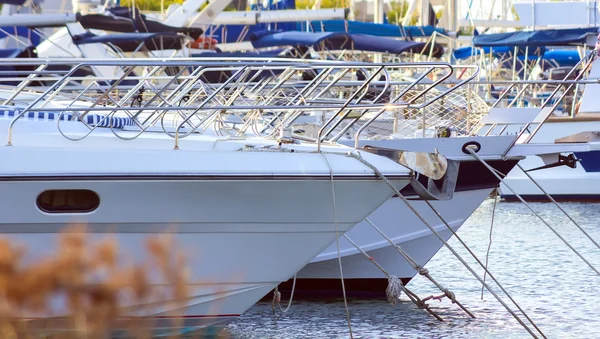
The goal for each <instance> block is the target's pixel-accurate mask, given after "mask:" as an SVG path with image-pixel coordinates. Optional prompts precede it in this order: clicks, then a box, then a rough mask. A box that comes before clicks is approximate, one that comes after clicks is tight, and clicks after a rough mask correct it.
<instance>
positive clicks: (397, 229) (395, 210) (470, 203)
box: [297, 189, 492, 293]
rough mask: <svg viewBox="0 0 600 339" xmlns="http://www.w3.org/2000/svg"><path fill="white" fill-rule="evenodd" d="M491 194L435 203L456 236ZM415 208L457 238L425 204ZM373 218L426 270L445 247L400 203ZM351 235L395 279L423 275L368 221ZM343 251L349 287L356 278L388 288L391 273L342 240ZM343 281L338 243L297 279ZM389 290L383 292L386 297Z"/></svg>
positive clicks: (444, 233) (460, 194) (394, 202)
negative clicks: (380, 282)
mask: <svg viewBox="0 0 600 339" xmlns="http://www.w3.org/2000/svg"><path fill="white" fill-rule="evenodd" d="M491 191H492V189H480V190H472V191H464V192H456V193H455V196H454V198H453V199H450V200H446V201H432V202H431V204H432V205H433V206H434V207H435V209H436V210H437V211H438V212H439V213H440V214H441V215H442V217H443V218H444V219H445V220H446V221H447V222H448V224H449V225H450V226H451V227H452V228H453V229H454V230H455V231H456V230H458V229H459V228H460V226H462V224H463V223H464V222H465V220H467V219H468V218H469V217H470V216H471V214H472V213H473V212H474V211H475V210H476V209H477V207H479V205H480V204H481V203H482V201H483V200H484V199H485V198H486V197H487V196H488V195H489V194H490V192H491ZM411 204H412V206H413V207H415V208H416V209H417V210H418V211H419V213H420V214H421V215H422V216H423V217H424V218H425V219H426V220H427V222H428V223H429V224H430V225H431V226H433V227H434V229H435V230H436V231H437V232H438V233H439V234H440V235H441V236H442V237H443V238H444V239H445V240H448V239H449V238H450V237H451V236H452V233H451V232H450V231H449V230H448V228H447V227H446V226H445V225H444V224H443V223H442V222H441V220H440V219H439V218H438V217H437V216H436V215H435V214H434V212H433V211H432V210H431V208H429V207H428V206H427V205H426V203H425V202H424V201H411ZM368 218H369V220H370V221H371V222H373V223H374V224H375V225H376V226H377V227H378V228H379V229H381V230H382V231H383V232H384V233H385V234H386V235H387V236H388V237H389V238H390V239H391V240H392V241H393V242H394V243H395V244H396V245H398V246H400V247H401V248H402V249H403V250H404V251H406V252H407V253H408V254H409V255H410V256H411V257H412V258H413V259H415V261H416V262H417V263H418V264H420V265H422V266H424V265H425V264H426V263H427V262H428V261H429V260H430V259H431V258H432V257H433V256H434V255H435V254H436V253H437V252H438V251H439V250H440V248H441V247H442V246H443V244H442V242H441V241H440V240H439V239H438V238H437V237H436V236H435V235H434V234H433V233H432V232H431V231H430V229H429V228H427V226H426V225H425V224H423V222H422V221H421V220H419V219H418V218H417V216H416V215H415V214H414V213H413V212H412V211H410V209H409V208H408V207H407V206H406V205H405V204H404V203H403V202H402V200H400V199H399V198H392V199H390V200H388V201H386V202H385V204H383V205H382V206H381V207H380V208H378V209H377V210H376V211H375V212H373V213H372V214H371V215H370V216H369V217H368ZM346 235H347V236H348V237H349V238H350V239H351V240H352V241H354V242H355V243H357V244H361V248H362V249H363V250H365V251H366V252H367V253H368V254H369V256H371V257H372V258H373V259H374V260H375V261H376V262H377V263H378V264H380V265H381V266H382V267H383V268H384V269H385V270H386V271H387V272H388V273H389V274H391V275H395V276H397V277H399V278H401V279H403V280H404V281H405V282H406V281H408V280H410V279H411V278H412V277H414V276H415V274H417V272H416V271H415V269H414V268H413V267H412V266H411V265H410V264H409V263H408V262H406V261H405V260H404V259H403V258H402V256H400V254H399V253H398V251H397V250H396V248H394V247H393V246H391V245H390V243H389V242H388V241H387V240H386V239H385V238H383V237H382V236H381V235H380V234H379V233H378V232H377V231H376V230H375V229H374V228H373V227H372V226H371V225H370V224H369V223H368V222H367V221H362V222H361V223H359V224H358V225H357V226H356V227H354V228H353V229H352V230H350V231H349V232H348V233H346ZM340 249H341V255H342V268H343V271H344V272H343V273H344V278H345V279H348V280H347V281H346V284H347V285H348V284H352V283H353V282H352V279H372V280H385V283H386V284H387V278H386V276H385V274H383V273H382V272H381V270H379V269H378V268H377V267H376V266H375V265H373V263H372V262H371V261H370V260H369V259H368V258H366V257H365V256H364V254H362V253H360V252H358V250H356V248H355V247H354V246H353V245H352V244H350V243H349V242H348V241H347V240H346V239H345V238H344V237H342V238H340ZM339 277H340V272H339V264H338V259H337V249H336V246H335V244H333V245H331V246H329V247H328V248H327V249H326V250H325V251H323V252H322V253H321V254H320V255H318V256H317V257H316V258H315V259H314V260H313V261H312V262H311V263H310V264H308V265H307V266H306V267H304V268H303V269H302V270H301V271H300V272H298V274H297V278H298V279H299V281H302V279H332V280H335V281H336V282H337V284H338V285H339ZM373 287H374V288H377V287H376V286H373ZM384 291H385V290H380V291H378V292H379V293H383V292H384Z"/></svg>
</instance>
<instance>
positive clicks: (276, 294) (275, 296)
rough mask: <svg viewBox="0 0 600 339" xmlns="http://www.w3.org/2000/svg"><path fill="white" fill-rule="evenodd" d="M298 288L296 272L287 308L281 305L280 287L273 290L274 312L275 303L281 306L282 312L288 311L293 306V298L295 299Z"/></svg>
mask: <svg viewBox="0 0 600 339" xmlns="http://www.w3.org/2000/svg"><path fill="white" fill-rule="evenodd" d="M295 290H296V274H294V280H293V282H292V291H291V292H290V300H288V304H287V306H286V308H285V310H284V309H283V308H282V307H281V293H280V292H279V287H275V291H274V292H273V303H272V305H271V310H272V311H273V314H275V305H277V306H278V307H279V310H280V311H281V312H282V313H287V311H289V310H290V307H291V306H292V300H294V291H295Z"/></svg>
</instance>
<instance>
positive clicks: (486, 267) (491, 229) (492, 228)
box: [481, 188, 498, 300]
mask: <svg viewBox="0 0 600 339" xmlns="http://www.w3.org/2000/svg"><path fill="white" fill-rule="evenodd" d="M494 192H495V195H494V207H493V208H492V221H491V223H490V241H489V242H488V248H487V252H486V253H485V268H484V271H483V281H485V278H486V276H487V272H488V259H489V256H490V249H491V248H492V231H493V230H494V217H495V215H496V203H498V188H496V189H494ZM481 300H483V285H481Z"/></svg>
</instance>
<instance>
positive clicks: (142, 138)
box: [0, 59, 412, 329]
mask: <svg viewBox="0 0 600 339" xmlns="http://www.w3.org/2000/svg"><path fill="white" fill-rule="evenodd" d="M174 60H175V59H174ZM25 61H26V60H25ZM25 61H23V60H20V62H25ZM34 61H35V60H34ZM34 61H31V62H34ZM73 62H74V64H75V65H78V64H79V65H80V66H81V65H85V64H92V65H93V64H94V61H88V60H79V61H77V60H75V61H73ZM182 62H183V61H166V60H158V61H157V60H151V59H145V60H120V61H119V62H118V63H119V64H120V65H121V66H123V65H125V66H127V65H138V64H145V65H149V66H152V67H174V66H177V65H178V63H179V65H180V66H181V65H182ZM111 63H115V64H116V62H114V61H106V60H102V61H96V64H101V65H106V64H111ZM274 64H277V63H276V62H274V61H270V62H269V64H268V65H270V66H271V67H276V65H274ZM265 65H266V64H261V63H258V64H257V65H255V66H254V65H250V66H247V67H246V68H244V65H243V64H240V63H235V64H234V63H232V62H229V63H227V62H224V63H215V62H214V61H211V62H210V63H204V64H203V63H202V61H201V60H195V61H193V62H191V61H189V60H188V61H186V62H183V66H185V67H188V68H189V69H190V72H192V73H193V74H195V73H194V70H196V71H199V70H204V71H206V70H207V69H208V70H210V68H211V67H217V68H218V67H237V68H240V69H241V68H244V69H249V70H251V69H253V67H254V69H260V68H262V67H265ZM279 67H282V68H289V67H294V63H293V62H289V61H288V62H287V63H283V62H282V63H280V64H279ZM66 78H67V77H65V78H63V80H61V81H58V82H56V83H54V85H52V86H50V88H49V89H47V90H46V91H45V92H44V93H39V92H38V93H37V96H38V98H37V99H36V100H34V101H32V102H31V103H30V105H29V106H27V107H24V106H19V105H16V106H15V105H12V104H13V103H12V102H10V105H8V106H5V107H4V108H3V112H4V114H3V116H2V117H1V118H0V138H2V139H3V140H5V141H4V142H5V143H6V144H5V145H3V146H2V147H0V157H1V158H2V159H3V166H2V167H1V168H0V201H3V202H5V203H4V204H0V232H1V233H2V234H3V236H4V237H7V238H8V239H9V240H10V241H11V243H12V242H14V243H18V244H22V245H24V246H25V247H26V248H28V249H29V252H28V255H29V256H30V257H31V258H32V259H34V260H35V259H36V258H42V257H44V256H46V255H49V254H50V253H51V251H52V246H50V245H49V244H51V243H52V242H53V241H54V240H55V238H56V237H57V232H58V231H59V230H60V229H61V228H63V227H64V226H65V225H67V224H69V223H72V222H82V223H85V224H86V225H87V226H88V228H89V231H90V232H91V233H92V236H93V237H95V236H98V235H99V234H102V233H107V232H115V233H116V239H117V240H118V242H119V243H120V249H122V251H123V252H124V253H122V254H123V255H129V256H131V257H132V259H133V260H134V261H135V260H143V258H140V256H141V254H142V253H143V251H142V247H143V246H144V243H145V238H146V236H147V235H148V234H156V233H161V232H166V231H170V232H173V233H174V240H175V241H176V243H177V244H178V246H179V247H180V248H181V249H182V250H183V251H184V253H186V255H187V259H188V260H187V261H188V266H189V268H190V271H191V276H190V283H189V286H188V288H189V290H190V293H191V296H190V298H189V300H187V301H186V302H185V306H184V309H179V310H178V311H180V312H182V314H183V315H181V316H179V318H178V319H179V320H183V324H182V325H181V326H184V327H186V328H188V329H189V328H217V329H218V328H222V327H224V326H226V325H227V323H228V322H229V321H231V320H232V319H234V318H235V317H237V316H239V315H240V314H242V313H243V312H245V311H246V310H247V309H248V308H250V307H251V306H252V305H254V304H255V303H256V302H257V301H258V300H259V299H260V298H261V297H263V296H264V295H265V294H267V293H268V292H269V291H270V290H272V289H273V288H274V287H276V286H277V284H278V283H280V282H282V281H285V280H287V279H289V278H290V277H291V276H293V274H294V273H296V272H297V271H299V270H300V269H301V268H302V267H303V266H304V265H306V264H307V263H308V262H309V261H310V260H312V259H313V258H314V257H315V256H316V255H317V254H318V253H319V252H321V251H322V250H323V249H325V248H326V247H327V246H329V245H330V244H331V243H332V242H334V241H335V239H336V237H337V236H338V235H341V234H343V233H344V232H346V231H348V230H349V229H350V228H352V227H353V226H354V225H355V224H357V223H358V222H360V221H361V220H363V219H364V218H365V217H366V216H367V215H369V214H370V213H371V212H373V211H374V210H375V209H376V208H377V207H379V206H380V205H382V204H383V203H384V202H385V201H387V200H388V199H389V198H390V197H391V196H392V194H393V192H392V190H391V189H390V187H388V186H387V184H386V183H385V182H384V181H382V180H380V178H378V177H377V175H376V174H375V173H374V172H373V170H372V169H370V168H369V167H367V166H366V165H365V164H363V163H361V162H360V161H358V160H357V159H355V158H354V157H352V156H349V155H348V152H353V151H355V150H354V149H353V148H350V147H347V146H343V145H328V144H322V145H319V147H320V151H321V152H315V151H316V150H317V144H316V143H310V142H305V143H300V142H297V143H283V144H282V142H281V141H280V140H277V139H274V138H271V139H266V138H262V137H254V138H252V137H244V136H239V137H217V136H214V135H206V134H200V133H189V134H188V133H187V132H186V133H184V132H183V131H182V132H181V134H180V135H179V136H178V137H175V135H174V134H172V133H171V132H170V131H169V130H164V129H161V130H160V131H157V130H156V129H155V130H152V129H150V128H144V129H141V130H140V128H141V125H138V124H137V122H139V121H141V120H142V119H141V118H140V120H136V119H132V118H131V117H128V116H127V114H125V113H123V112H127V111H128V110H129V111H131V110H136V107H135V106H132V105H130V104H129V102H130V101H129V100H126V99H122V101H121V102H122V104H118V103H117V102H116V100H117V99H115V101H114V102H111V103H109V104H108V105H106V106H102V107H101V110H99V111H93V110H94V107H93V105H92V106H90V105H88V106H87V107H85V105H83V106H84V107H85V108H75V110H76V111H79V114H84V113H82V112H81V111H82V110H89V111H88V112H86V113H85V114H84V115H85V118H83V115H79V117H80V118H81V121H78V120H77V119H75V120H73V119H72V118H74V117H75V116H74V115H73V114H75V113H72V114H71V113H67V112H66V111H68V110H69V109H73V107H72V105H64V106H63V107H56V106H55V107H46V106H45V103H46V102H49V101H51V100H52V98H53V97H58V95H53V94H56V93H58V92H61V93H65V96H68V95H69V93H71V94H72V95H73V96H72V97H71V98H72V102H73V103H77V102H78V101H81V100H84V98H86V97H87V96H88V95H95V94H94V93H96V94H97V93H98V92H96V89H97V88H99V87H102V86H100V85H98V86H99V87H93V86H90V87H88V88H87V89H85V90H72V89H69V88H63V87H61V84H62V83H65V82H67V81H68V80H66ZM144 79H145V80H144V81H143V83H146V84H149V83H151V82H152V78H151V76H147V77H146V78H144ZM118 80H119V81H127V79H126V78H124V79H118ZM173 80H174V81H175V82H176V81H177V80H178V78H177V77H175V78H174V79H173ZM179 80H180V79H179ZM188 80H189V79H188ZM188 83H189V84H193V85H197V83H196V82H189V81H188ZM180 85H181V86H182V87H179V88H180V89H181V88H184V89H185V88H186V87H185V84H181V83H180ZM90 88H92V89H90ZM165 88H166V87H165ZM199 90H200V91H203V88H200V89H199ZM55 91H56V92H55ZM73 91H74V92H73ZM130 91H131V92H132V93H136V91H137V89H135V88H134V89H131V90H130ZM148 91H151V90H150V89H148ZM151 92H152V93H155V94H156V93H161V92H163V91H160V90H159V89H153V90H152V91H151ZM73 93H74V94H73ZM100 93H102V92H100ZM105 93H111V92H105ZM121 94H122V95H124V97H125V98H126V97H127V92H126V91H125V92H122V93H121ZM146 94H149V93H146ZM171 94H172V95H175V92H171ZM165 95H166V94H165ZM63 97H64V96H63ZM101 98H102V95H101V96H100V97H98V98H96V99H92V101H93V100H100V99H101ZM7 101H10V100H5V102H7ZM120 108H123V110H121V111H120V114H125V116H124V117H123V116H121V117H119V116H118V115H116V114H115V110H118V109H120ZM229 108H231V109H233V108H235V106H229ZM292 108H293V107H292ZM182 109H185V107H183V106H179V105H176V106H168V105H166V104H163V105H162V106H160V107H159V108H154V109H151V108H142V109H140V108H139V107H137V110H138V111H139V110H144V111H146V113H147V114H149V115H152V114H158V115H156V116H158V117H160V116H162V117H163V118H165V117H166V115H165V114H166V113H165V112H174V113H176V112H177V111H181V110H182ZM43 110H47V111H43ZM100 111H103V112H105V113H97V112H100ZM148 112H150V113H148ZM198 114H199V113H198ZM147 116H148V115H146V117H147ZM65 117H66V118H65ZM198 117H200V115H198ZM132 121H133V122H134V123H133V124H131V123H130V122H132ZM57 124H58V126H57ZM181 124H182V125H183V123H181ZM57 127H58V128H57ZM137 127H139V128H137ZM144 127H147V126H144ZM196 127H197V128H200V126H196ZM136 128H137V130H136ZM186 134H187V135H186ZM174 137H175V138H174ZM74 140H77V141H74ZM359 153H360V155H361V156H362V158H363V159H364V160H366V161H367V162H368V163H370V164H372V165H373V166H375V167H376V168H378V169H379V170H380V171H381V172H382V173H383V174H384V175H385V176H386V177H387V178H388V179H390V180H391V181H392V182H393V184H394V185H395V186H396V187H397V188H398V189H402V188H403V187H404V186H406V185H407V184H408V183H409V181H410V178H411V177H412V172H411V171H410V170H409V169H407V168H406V167H404V166H402V165H400V164H398V163H397V162H395V161H392V160H390V159H389V158H387V157H382V156H378V155H375V154H370V153H369V152H363V151H359ZM307 211H309V213H307ZM338 232H339V233H338ZM152 283H153V286H157V285H159V284H161V283H164V282H162V281H158V280H155V281H152ZM136 306H141V305H136ZM170 311H173V310H171V309H167V308H165V307H162V306H157V307H155V308H153V309H152V310H151V311H147V312H145V315H147V316H148V317H149V318H155V319H158V320H161V321H164V320H165V319H169V314H171V313H169V312H170ZM59 314H60V313H59ZM182 318H183V319H182ZM169 324H170V323H169ZM169 324H163V325H159V327H161V326H162V327H165V326H173V325H172V324H171V325H169Z"/></svg>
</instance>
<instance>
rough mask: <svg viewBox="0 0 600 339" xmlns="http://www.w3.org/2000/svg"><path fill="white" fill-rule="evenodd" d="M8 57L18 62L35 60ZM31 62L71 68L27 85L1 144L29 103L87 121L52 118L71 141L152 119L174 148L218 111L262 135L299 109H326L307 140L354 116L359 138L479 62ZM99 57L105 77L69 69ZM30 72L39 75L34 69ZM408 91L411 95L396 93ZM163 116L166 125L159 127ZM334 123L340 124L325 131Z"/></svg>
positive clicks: (219, 116) (138, 130)
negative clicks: (72, 132)
mask: <svg viewBox="0 0 600 339" xmlns="http://www.w3.org/2000/svg"><path fill="white" fill-rule="evenodd" d="M14 60H15V62H16V63H20V64H32V63H33V62H34V61H33V60H28V59H14ZM3 62H9V61H5V60H0V65H2V63H3ZM35 62H36V65H38V67H41V68H40V69H41V70H44V69H46V68H47V67H48V66H50V65H55V64H61V65H63V66H67V67H71V68H70V69H68V70H64V69H63V70H62V71H60V72H59V74H60V77H56V78H52V77H47V75H48V74H43V76H44V77H45V78H51V79H52V80H51V81H53V82H52V83H51V84H49V85H48V86H47V87H44V91H43V92H42V91H39V92H32V93H31V95H33V97H32V100H31V102H29V103H28V104H27V105H26V106H25V107H24V108H23V109H22V110H20V112H19V113H18V114H17V115H16V116H15V117H14V118H13V119H12V120H11V122H10V124H9V131H8V145H12V144H13V128H14V125H15V123H16V122H17V121H18V120H20V119H22V118H23V117H24V116H26V114H27V113H28V112H58V113H59V118H64V117H65V115H66V114H68V113H69V112H71V113H72V116H73V119H75V120H79V121H80V122H81V123H82V124H83V125H85V126H86V128H87V130H86V131H85V132H84V133H83V135H78V136H76V137H73V136H69V135H67V134H66V133H65V132H64V131H63V130H64V127H61V126H64V124H62V125H61V122H60V121H59V123H58V127H59V131H60V133H61V134H63V136H64V137H65V138H67V139H69V140H74V141H76V140H82V139H83V138H86V137H87V136H89V135H90V134H91V133H92V132H93V131H94V130H96V129H98V128H99V126H102V127H108V128H110V130H111V132H112V133H113V134H115V136H117V137H118V138H120V139H123V140H132V139H135V138H137V137H139V136H140V135H142V134H143V133H145V132H147V131H150V130H151V127H153V126H154V127H160V128H161V129H162V132H164V133H165V134H166V135H167V136H169V137H171V138H173V139H174V142H175V146H174V147H175V149H177V148H178V147H179V139H181V138H184V137H186V136H189V135H191V134H192V133H194V132H199V131H200V132H201V131H205V130H207V129H208V128H209V126H214V128H215V132H216V133H222V131H221V130H222V129H223V128H231V127H229V125H228V123H227V121H226V120H227V119H224V118H223V117H226V116H238V117H240V118H241V123H242V125H241V126H242V128H241V129H239V130H238V128H239V126H238V127H236V131H237V133H246V131H247V130H248V128H250V127H252V126H254V127H257V126H258V125H259V124H260V125H261V127H260V128H254V127H253V128H252V131H253V132H254V133H256V134H258V135H261V136H264V135H263V134H264V133H265V132H267V130H269V129H271V128H274V127H275V128H274V129H273V130H272V131H270V132H269V137H274V136H275V133H276V131H277V130H280V129H281V128H287V127H289V126H291V125H292V124H294V123H295V121H296V120H297V119H298V118H299V117H300V116H302V115H303V113H310V112H326V113H327V114H330V113H332V114H333V115H332V116H331V117H330V118H329V119H328V120H327V121H326V122H325V124H323V125H322V126H321V127H320V129H319V131H318V133H317V138H316V139H315V142H316V143H317V146H318V147H319V148H320V144H321V143H322V142H324V141H325V140H326V138H328V140H327V141H328V142H336V141H337V140H338V139H339V138H340V137H341V136H342V135H343V133H345V132H346V131H347V130H348V129H349V128H350V127H351V126H352V125H353V124H355V123H357V122H358V121H359V120H360V121H361V122H360V123H361V124H362V125H361V126H360V127H359V133H358V134H357V137H358V136H359V135H360V132H362V131H363V130H364V129H365V128H366V127H367V126H369V125H370V124H371V123H372V122H373V121H375V120H376V119H377V118H378V117H379V116H380V115H381V114H382V113H383V112H385V111H386V110H388V109H400V108H411V109H424V108H425V107H427V106H429V105H431V104H432V103H433V102H435V101H436V100H439V99H440V98H443V97H444V96H445V95H447V94H449V93H452V92H454V91H456V90H457V89H459V88H460V87H461V86H463V85H464V84H466V83H467V82H469V81H472V80H473V79H474V78H475V76H476V75H477V73H478V70H479V68H478V67H476V66H452V65H450V64H448V63H443V62H424V63H402V64H397V63H367V62H343V61H329V60H304V59H301V60H298V59H286V58H239V59H238V58H223V60H214V59H212V58H197V59H196V58H194V59H186V58H170V59H168V58H167V59H103V60H90V59H83V60H82V59H64V60H63V59H61V60H48V62H47V63H46V64H44V63H43V60H39V59H36V60H35ZM40 62H42V65H41V66H40ZM100 66H116V67H118V68H121V69H124V72H121V73H119V74H118V75H115V76H114V77H110V76H104V77H96V76H88V77H82V76H80V75H76V73H77V71H78V70H81V69H84V68H90V67H100ZM456 67H459V68H470V69H473V70H475V72H473V74H472V75H471V76H469V77H467V78H466V79H462V80H461V81H459V82H456V83H455V85H454V86H452V87H447V88H446V89H445V90H440V89H436V88H437V87H438V86H442V85H448V84H449V83H450V82H449V81H448V80H449V79H450V77H451V76H452V74H453V73H454V69H455V68H456ZM134 70H135V72H134ZM140 70H141V71H140ZM167 70H169V71H168V72H167ZM422 70H424V71H422ZM308 71H310V72H311V73H312V74H314V77H313V78H312V79H310V80H304V79H300V77H299V75H300V73H302V72H308ZM353 72H362V74H364V76H365V77H364V78H365V80H356V79H353V78H351V79H349V78H348V75H349V74H354V73H353ZM397 72H407V73H410V72H412V73H414V72H417V73H418V74H420V75H419V76H417V77H416V79H413V80H411V81H396V80H392V73H393V74H396V73H397ZM38 73H41V72H38ZM134 73H137V74H134ZM224 73H227V74H226V75H227V76H226V78H224V79H221V80H210V79H209V78H211V77H213V76H215V77H217V78H218V77H220V76H221V75H223V74H224ZM412 73H411V74H412ZM434 73H435V74H436V76H438V78H437V79H435V80H428V79H427V77H428V76H429V75H431V74H434ZM437 73H440V74H437ZM296 75H298V76H296ZM380 77H381V79H380ZM3 79H4V78H3ZM3 79H0V81H1V80H3ZM34 79H35V80H36V81H37V80H39V78H38V77H34ZM75 80H77V82H80V81H86V84H85V85H84V84H83V83H82V84H81V85H73V86H71V85H72V83H73V82H74V81H75ZM130 81H133V82H134V83H133V84H131V83H130ZM49 82H50V81H49ZM33 88H35V87H31V86H28V85H27V84H26V83H25V82H23V83H21V84H20V86H18V87H17V89H18V91H17V93H13V94H12V95H11V96H10V97H11V99H12V98H15V97H18V94H19V93H23V92H24V91H25V90H30V89H33ZM434 89H436V93H435V94H434V95H429V96H428V98H427V99H426V100H425V99H424V98H425V96H426V95H427V94H428V93H431V91H433V90H434ZM409 91H410V92H411V97H410V99H408V100H406V101H403V99H402V98H403V97H404V96H405V94H407V93H409ZM28 93H29V92H28ZM388 93H389V94H388ZM58 98H60V100H61V101H60V102H61V103H59V104H58V107H46V106H47V104H48V103H49V102H50V101H51V100H55V99H58ZM342 98H343V99H342ZM417 101H422V102H420V103H417ZM134 102H135V104H134ZM54 106H56V105H54ZM336 112H337V113H336ZM352 112H357V113H359V115H358V117H353V118H351V119H347V120H344V119H345V118H347V117H349V116H350V114H351V113H352ZM94 113H102V116H100V118H99V119H98V120H94V121H99V122H97V123H93V124H92V123H87V122H85V121H87V120H85V121H84V119H83V118H85V117H86V116H88V115H90V114H92V115H93V114H94ZM367 113H369V114H371V113H373V114H374V115H373V116H370V117H369V119H366V122H365V119H362V118H361V117H362V116H363V115H364V114H367ZM113 117H124V118H126V119H129V121H131V123H130V124H129V125H130V126H133V129H131V128H129V129H127V130H126V131H125V132H118V131H120V130H121V129H120V128H119V129H117V128H115V127H114V126H113V125H112V122H111V121H112V118H113ZM73 119H70V120H73ZM170 122H171V123H173V126H172V127H173V130H168V129H169V127H168V124H169V123H170ZM342 122H344V127H343V128H342V129H341V132H339V133H338V132H337V131H336V132H335V133H336V134H332V132H333V131H334V130H336V129H337V128H338V127H339V126H340V125H341V124H342ZM157 125H159V126H157ZM188 127H189V128H188Z"/></svg>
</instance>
